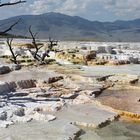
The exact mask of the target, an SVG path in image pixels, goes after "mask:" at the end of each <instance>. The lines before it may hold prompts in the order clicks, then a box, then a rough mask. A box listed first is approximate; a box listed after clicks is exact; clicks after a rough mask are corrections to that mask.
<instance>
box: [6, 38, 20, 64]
mask: <svg viewBox="0 0 140 140" xmlns="http://www.w3.org/2000/svg"><path fill="white" fill-rule="evenodd" d="M12 41H13V38H11V39H10V38H7V45H8V47H9V50H10V52H11V54H12V59H10V60H11V61H12V62H13V63H15V64H18V62H17V57H18V56H19V54H15V53H14V51H13V48H12Z"/></svg>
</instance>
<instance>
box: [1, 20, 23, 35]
mask: <svg viewBox="0 0 140 140" xmlns="http://www.w3.org/2000/svg"><path fill="white" fill-rule="evenodd" d="M20 20H21V19H19V20H18V21H16V22H15V23H13V24H12V25H11V26H10V27H8V28H7V29H6V30H5V31H2V32H0V35H4V34H6V33H7V32H9V31H11V30H12V29H13V27H14V26H16V25H17V24H18V23H19V22H20Z"/></svg>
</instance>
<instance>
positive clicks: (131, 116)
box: [94, 101, 140, 123]
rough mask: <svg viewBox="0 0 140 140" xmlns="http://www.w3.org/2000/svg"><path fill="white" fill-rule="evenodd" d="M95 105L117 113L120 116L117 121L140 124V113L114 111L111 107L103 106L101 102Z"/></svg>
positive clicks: (96, 102)
mask: <svg viewBox="0 0 140 140" xmlns="http://www.w3.org/2000/svg"><path fill="white" fill-rule="evenodd" d="M94 103H95V104H97V105H99V106H101V107H102V108H104V109H106V110H109V111H113V112H116V113H117V114H118V116H117V119H120V120H124V121H129V122H137V123H140V114H138V113H132V112H128V111H124V110H118V109H114V108H112V107H110V106H107V105H103V104H102V103H101V102H99V101H95V102H94Z"/></svg>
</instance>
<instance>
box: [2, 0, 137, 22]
mask: <svg viewBox="0 0 140 140" xmlns="http://www.w3.org/2000/svg"><path fill="white" fill-rule="evenodd" d="M8 1H9V2H10V1H11V2H13V1H17V0H1V2H2V3H3V2H8ZM26 1H27V2H26V3H25V4H20V5H16V6H12V7H11V6H8V7H3V8H0V19H6V18H8V17H12V16H17V15H29V14H35V15H38V14H42V13H47V12H59V13H63V14H67V15H71V16H80V17H83V18H86V19H89V20H92V21H95V20H98V21H115V20H131V19H136V18H140V0H26Z"/></svg>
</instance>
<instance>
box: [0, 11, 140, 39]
mask: <svg viewBox="0 0 140 140" xmlns="http://www.w3.org/2000/svg"><path fill="white" fill-rule="evenodd" d="M18 19H21V22H20V23H19V24H18V25H17V26H15V27H14V29H13V30H12V31H11V32H10V34H16V35H22V36H29V33H28V27H29V26H30V25H32V30H33V31H34V32H38V37H39V38H44V39H46V38H48V37H49V36H51V37H53V38H55V39H59V40H94V41H134V42H136V41H140V19H136V20H131V21H121V20H117V21H115V22H99V21H89V20H86V19H84V18H81V17H78V16H68V15H64V14H60V13H53V12H51V13H46V14H41V15H22V16H17V17H12V18H8V19H5V20H0V31H1V30H4V29H5V28H7V27H8V26H9V25H11V24H12V23H14V22H15V21H17V20H18Z"/></svg>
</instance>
